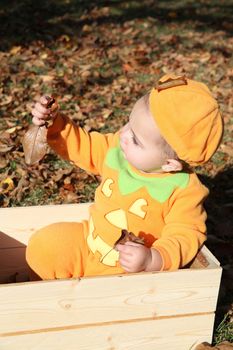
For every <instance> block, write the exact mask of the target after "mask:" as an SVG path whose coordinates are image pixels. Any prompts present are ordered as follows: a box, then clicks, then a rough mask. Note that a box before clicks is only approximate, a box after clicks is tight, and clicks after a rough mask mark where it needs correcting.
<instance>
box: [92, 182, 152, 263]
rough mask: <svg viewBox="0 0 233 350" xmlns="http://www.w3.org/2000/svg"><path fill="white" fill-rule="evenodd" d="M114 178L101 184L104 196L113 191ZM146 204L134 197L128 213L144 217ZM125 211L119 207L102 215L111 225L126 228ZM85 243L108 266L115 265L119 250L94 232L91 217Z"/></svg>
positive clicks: (109, 195)
mask: <svg viewBox="0 0 233 350" xmlns="http://www.w3.org/2000/svg"><path fill="white" fill-rule="evenodd" d="M113 184H114V180H113V179H111V178H108V179H106V180H105V182H104V184H103V185H102V188H101V191H102V193H103V194H104V196H105V197H107V198H110V197H111V196H112V193H113ZM147 206H148V202H147V201H146V200H145V199H143V198H139V199H136V200H135V201H134V202H133V203H132V205H131V206H130V207H129V210H128V211H129V213H131V214H134V215H136V216H137V217H140V218H142V219H144V218H145V217H146V211H145V210H144V209H145V208H146V207H147ZM127 215H128V214H127V212H126V211H125V210H123V209H121V208H117V209H115V210H111V211H109V212H107V213H106V214H105V215H104V217H105V219H106V221H108V222H109V223H110V224H111V225H113V226H115V227H117V228H118V229H120V230H128V220H127V218H128V216H127ZM87 244H88V246H89V248H90V250H91V251H92V253H93V254H95V253H96V252H98V253H99V254H100V255H101V258H100V261H101V262H102V263H103V264H105V265H108V266H116V263H117V261H118V259H119V252H117V251H116V250H115V249H113V247H112V246H110V245H109V244H107V243H106V242H105V241H104V240H103V239H102V238H101V237H100V236H99V234H98V233H97V232H95V226H94V223H93V219H92V218H90V221H89V235H88V237H87Z"/></svg>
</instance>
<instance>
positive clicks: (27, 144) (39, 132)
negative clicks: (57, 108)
mask: <svg viewBox="0 0 233 350" xmlns="http://www.w3.org/2000/svg"><path fill="white" fill-rule="evenodd" d="M46 98H47V101H48V102H47V104H46V107H47V108H50V107H51V106H52V104H53V103H54V102H55V99H54V98H53V97H49V96H47V97H46ZM47 131H48V129H47V126H46V125H42V126H37V125H32V126H31V127H30V128H29V129H28V131H27V132H26V134H25V135H24V138H23V142H22V144H23V150H24V156H25V162H26V164H28V165H33V164H35V163H37V162H39V161H40V160H41V159H42V158H43V157H44V156H45V154H46V152H47V147H48V144H47Z"/></svg>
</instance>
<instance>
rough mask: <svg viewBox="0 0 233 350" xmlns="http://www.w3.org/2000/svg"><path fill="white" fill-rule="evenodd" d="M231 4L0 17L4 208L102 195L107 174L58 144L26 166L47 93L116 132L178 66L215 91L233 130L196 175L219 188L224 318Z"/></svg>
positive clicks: (213, 243) (214, 227)
mask: <svg viewBox="0 0 233 350" xmlns="http://www.w3.org/2000/svg"><path fill="white" fill-rule="evenodd" d="M231 5H233V4H232V0H229V1H226V0H223V1H221V4H220V3H219V1H216V0H213V1H211V2H210V1H208V0H204V1H201V2H195V1H194V0H191V1H188V0H187V1H177V2H167V1H160V2H153V1H151V0H145V1H144V2H139V1H133V2H121V1H114V2H109V4H108V6H104V5H103V4H102V3H100V2H97V1H92V2H90V3H88V4H83V3H82V2H80V3H79V2H76V1H74V0H69V1H65V0H61V1H59V2H58V3H57V2H55V1H54V0H52V1H50V2H47V3H44V4H42V5H40V6H39V4H37V3H35V4H33V6H27V1H26V0H24V1H21V2H20V4H18V5H16V4H14V3H13V4H12V6H11V7H10V8H9V6H5V5H4V2H3V4H2V5H1V6H2V8H1V16H2V17H1V23H0V27H1V28H0V29H1V32H3V33H6V34H5V35H4V37H3V38H2V39H1V43H0V44H1V45H0V47H1V48H0V59H1V75H0V206H1V207H11V206H25V205H43V204H52V203H53V204H60V203H78V202H86V201H91V200H93V198H94V191H95V188H96V186H97V185H98V182H99V179H98V178H97V177H96V176H93V175H91V174H87V173H85V172H84V171H82V170H81V169H78V168H76V167H74V165H73V164H70V163H68V162H66V161H63V160H61V159H60V158H59V157H57V156H56V155H55V154H54V153H53V151H51V150H50V149H48V150H47V151H46V154H45V155H44V158H43V160H41V161H39V162H38V163H36V164H32V165H27V164H26V163H25V160H24V152H23V147H22V140H23V137H24V135H25V133H26V131H27V130H28V128H29V127H30V125H31V114H30V111H31V108H32V106H33V103H35V101H36V100H38V98H39V96H40V95H42V94H46V95H51V94H56V100H57V101H58V103H59V105H60V107H61V110H62V112H63V113H65V114H67V115H69V116H70V117H71V118H72V119H73V120H74V121H75V122H77V123H79V124H80V125H81V126H82V127H85V128H86V129H87V130H89V131H90V130H99V131H102V132H112V131H115V130H117V129H118V128H119V127H121V126H122V125H123V123H125V121H126V120H127V118H128V115H129V113H130V110H131V108H132V106H133V104H134V103H135V101H136V100H137V99H138V98H139V97H141V96H142V95H143V94H144V93H146V92H147V91H148V90H149V89H150V88H151V86H153V85H154V84H155V82H156V81H157V79H158V77H160V76H161V75H162V74H165V73H167V72H169V71H175V72H176V73H177V74H179V75H185V74H186V75H188V76H189V77H192V78H194V79H197V80H201V81H203V82H205V83H206V84H207V85H208V86H209V87H210V89H211V91H212V92H213V95H214V96H215V97H216V98H217V99H218V101H219V104H220V108H221V111H222V115H223V118H224V122H225V133H224V138H223V140H222V143H221V145H220V148H219V151H218V152H217V153H216V155H215V156H214V157H213V159H212V161H211V162H208V163H207V164H206V165H205V166H204V167H202V168H201V169H199V168H198V169H197V171H198V174H199V176H200V177H201V179H202V181H203V182H204V183H205V184H206V185H207V186H208V188H209V189H210V196H209V198H208V200H207V202H206V209H207V212H208V221H207V226H208V233H209V236H208V237H209V239H208V241H207V246H208V247H209V248H210V249H211V251H213V253H214V254H215V256H216V257H217V258H218V259H219V260H220V262H221V265H222V266H223V279H222V284H221V285H222V287H221V290H220V299H219V303H218V308H217V310H218V312H217V321H218V322H220V320H221V319H222V317H223V315H224V313H225V314H226V313H227V311H228V310H229V307H230V304H231V303H232V302H233V300H232V295H233V287H232V286H231V283H228V281H229V280H232V278H233V274H232V271H233V235H232V226H233V219H232V218H233V215H232V214H233V191H232V181H233V180H232V179H233V170H232V149H233V147H232V146H233V145H232V140H233V139H232V136H233V117H232V115H233V113H232V112H233V97H232V82H233V58H232V53H233V52H232V47H233V36H232V32H233V27H232V23H233V18H232V17H233V16H232V12H231V11H229V9H230V6H231ZM13 18H14V19H13ZM16 19H17V21H16ZM32 19H33V20H32ZM38 23H39V24H40V25H38ZM35 26H36V27H35ZM231 322H232V321H231ZM231 322H230V323H231ZM228 323H229V322H228ZM222 341H223V340H222Z"/></svg>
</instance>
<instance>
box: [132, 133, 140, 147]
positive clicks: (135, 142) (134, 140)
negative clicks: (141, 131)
mask: <svg viewBox="0 0 233 350" xmlns="http://www.w3.org/2000/svg"><path fill="white" fill-rule="evenodd" d="M132 140H133V143H134V144H135V145H136V146H139V144H138V142H137V140H136V138H135V136H134V135H132Z"/></svg>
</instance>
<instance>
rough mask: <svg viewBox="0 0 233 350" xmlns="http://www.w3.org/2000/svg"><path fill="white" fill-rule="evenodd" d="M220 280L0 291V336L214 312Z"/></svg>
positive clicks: (181, 274)
mask: <svg viewBox="0 0 233 350" xmlns="http://www.w3.org/2000/svg"><path fill="white" fill-rule="evenodd" d="M220 276H221V269H220V268H218V269H211V270H208V269H201V270H193V271H192V273H190V270H188V269H184V270H178V271H175V272H162V273H139V274H130V275H129V274H126V275H121V276H120V275H117V276H102V277H100V276H99V277H92V278H83V279H81V280H60V281H58V280H56V281H51V282H48V281H47V282H46V281H42V282H34V283H22V284H15V285H14V286H12V285H1V286H0V332H3V333H7V332H14V331H24V330H27V331H28V330H34V329H45V328H53V327H61V326H71V325H83V324H88V323H93V322H94V323H99V322H110V321H119V320H121V321H122V320H128V319H139V318H140V319H143V318H153V319H154V318H158V317H163V316H175V315H184V314H192V313H195V314H196V313H199V312H201V313H203V312H214V311H215V309H216V302H217V296H218V289H219V282H220ZM12 319H13V320H14V322H12Z"/></svg>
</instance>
